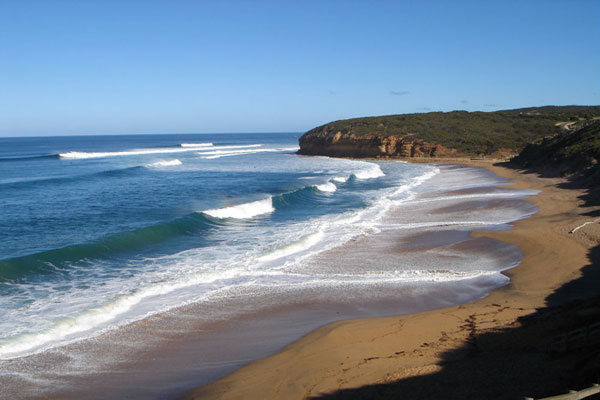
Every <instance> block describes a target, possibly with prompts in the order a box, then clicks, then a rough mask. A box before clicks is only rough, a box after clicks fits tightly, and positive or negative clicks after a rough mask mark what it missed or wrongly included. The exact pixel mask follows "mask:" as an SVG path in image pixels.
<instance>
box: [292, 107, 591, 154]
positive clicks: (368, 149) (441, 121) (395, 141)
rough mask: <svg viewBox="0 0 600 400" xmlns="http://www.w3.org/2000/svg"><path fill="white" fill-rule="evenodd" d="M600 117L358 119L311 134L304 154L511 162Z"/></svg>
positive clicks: (583, 113) (556, 112) (552, 110)
mask: <svg viewBox="0 0 600 400" xmlns="http://www.w3.org/2000/svg"><path fill="white" fill-rule="evenodd" d="M599 117H600V106H558V107H557V106H547V107H538V108H523V109H516V110H504V111H495V112H467V111H452V112H448V113H442V112H432V113H418V114H399V115H388V116H380V117H365V118H353V119H347V120H340V121H334V122H330V123H328V124H325V125H322V126H319V127H317V128H314V129H311V130H310V131H308V132H306V133H305V134H304V135H303V136H302V137H301V138H300V151H299V153H300V154H306V155H324V156H338V157H382V158H399V157H455V156H493V157H508V156H513V155H516V154H517V153H518V152H519V151H520V150H522V149H523V148H524V147H525V146H526V145H527V144H528V143H531V142H534V141H536V140H539V139H541V138H543V137H545V136H549V135H555V134H557V133H559V132H561V131H565V130H567V129H568V130H573V129H575V128H576V127H577V125H578V124H581V123H584V122H585V121H590V120H592V119H596V118H599ZM565 121H566V122H565Z"/></svg>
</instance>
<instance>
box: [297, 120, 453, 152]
mask: <svg viewBox="0 0 600 400" xmlns="http://www.w3.org/2000/svg"><path fill="white" fill-rule="evenodd" d="M299 153H300V154H306V155H322V156H334V157H336V156H337V157H380V158H405V157H452V156H456V155H457V152H456V150H454V149H448V148H446V147H444V146H442V145H440V144H437V143H427V142H424V141H423V140H420V139H415V138H413V137H412V135H404V136H378V135H361V136H357V135H354V134H352V133H343V132H339V131H338V132H332V131H330V130H328V129H327V126H325V127H322V128H320V129H318V130H312V131H310V132H308V133H306V134H304V135H303V136H302V137H301V138H300V151H299Z"/></svg>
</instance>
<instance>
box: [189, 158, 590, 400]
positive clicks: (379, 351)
mask: <svg viewBox="0 0 600 400" xmlns="http://www.w3.org/2000/svg"><path fill="white" fill-rule="evenodd" d="M456 161H461V162H464V163H468V164H469V165H471V166H475V167H483V168H487V169H489V170H491V171H493V172H494V173H496V174H497V175H498V176H501V177H505V178H508V179H510V181H511V182H513V183H514V185H513V186H511V187H513V188H518V189H534V190H540V191H541V193H540V194H538V195H536V196H534V197H532V198H530V199H528V201H530V202H531V203H533V204H534V205H536V206H537V207H538V208H539V212H537V213H536V214H535V215H534V216H532V217H530V218H527V219H524V220H520V221H517V222H515V223H514V224H513V225H514V229H512V230H503V231H493V232H490V231H486V232H474V233H472V234H471V236H472V237H477V238H493V239H497V240H501V241H503V242H506V243H511V244H514V245H517V246H518V247H519V248H520V249H521V251H522V252H523V254H524V258H523V260H522V262H521V264H520V265H519V266H518V267H516V268H513V269H511V270H508V271H505V272H504V274H505V275H506V276H508V277H509V278H510V284H508V285H507V286H504V287H502V288H500V289H497V290H495V291H494V292H492V293H491V294H490V295H489V296H488V297H486V298H484V299H481V300H477V301H474V302H471V303H468V304H463V305H460V306H452V307H447V308H442V309H438V310H433V311H427V312H422V313H417V314H410V315H405V316H397V317H386V318H373V319H355V320H347V321H341V322H335V323H331V324H328V325H326V326H324V327H321V328H319V329H317V330H315V331H313V332H311V333H310V334H308V335H306V336H304V337H303V338H302V339H300V340H298V341H296V342H294V343H292V344H290V345H288V346H287V347H285V348H284V349H283V350H282V351H281V352H279V353H277V354H275V355H273V356H270V357H267V358H265V359H262V360H259V361H256V362H253V363H251V364H249V365H247V366H245V367H243V368H241V369H239V370H237V371H236V372H234V373H232V374H230V375H228V376H226V377H224V378H222V379H220V380H218V381H216V382H214V383H211V384H209V385H206V386H203V387H201V388H198V389H196V390H194V391H192V392H190V393H189V394H188V395H187V396H186V397H187V398H193V399H213V398H215V399H216V398H218V399H259V398H260V399H305V398H311V397H323V398H411V399H412V398H522V397H524V396H536V397H537V396H540V395H549V394H557V393H556V392H554V391H556V390H562V389H564V388H563V385H565V384H569V383H570V382H571V381H569V379H571V378H570V377H569V376H570V375H569V374H570V373H572V372H573V371H579V375H581V376H582V378H581V379H582V381H581V383H582V384H584V383H585V382H584V380H583V379H584V377H585V376H587V375H586V374H587V373H588V372H589V371H588V370H589V369H590V368H591V369H592V373H593V371H595V370H594V368H596V367H595V366H596V365H598V364H597V361H598V358H594V357H597V354H596V353H594V352H593V351H592V352H590V351H589V349H587V348H586V345H590V343H591V345H594V343H596V342H594V340H596V339H597V338H594V337H592V338H591V339H590V338H589V337H588V339H586V340H587V341H586V342H585V344H584V345H578V344H577V342H575V345H571V347H573V346H575V347H576V348H578V349H580V350H579V353H577V351H575V352H573V351H563V352H561V351H560V349H559V350H558V351H555V350H556V346H554V344H555V343H556V342H557V338H558V339H560V338H561V337H563V336H564V335H567V336H568V332H569V329H573V328H575V327H580V326H581V325H582V324H583V325H584V326H585V324H586V323H589V318H588V317H589V315H595V314H594V312H595V311H594V310H598V305H597V304H596V303H597V300H595V299H592V300H579V301H578V302H576V303H573V302H572V301H573V300H576V299H589V298H590V297H591V296H592V295H597V294H598V290H599V289H598V288H599V287H600V285H599V282H598V274H597V273H596V269H597V259H596V256H597V251H596V250H593V248H594V247H595V246H598V244H599V243H600V239H599V237H600V232H599V231H600V226H599V224H596V223H594V224H588V225H586V226H584V227H582V228H581V229H579V230H577V232H575V233H573V234H570V233H569V232H570V231H571V230H572V229H573V228H575V227H577V226H579V225H581V224H583V223H584V222H587V221H590V220H592V219H594V217H592V216H589V215H585V214H588V213H590V212H592V211H597V210H598V207H595V208H594V207H583V200H581V199H580V198H579V197H580V196H582V195H584V194H585V192H584V191H583V190H573V189H562V188H559V187H558V185H559V184H561V183H562V182H563V181H562V180H560V179H549V178H539V177H537V176H536V175H534V174H524V173H522V172H520V171H517V170H512V169H508V168H504V167H500V166H494V165H493V164H492V162H489V161H468V160H456ZM430 240H431V241H433V242H436V241H439V240H440V238H439V237H438V238H435V237H431V238H430ZM592 261H595V262H592ZM569 302H570V303H569ZM590 310H591V311H590ZM586 315H587V316H588V317H585V316H586ZM586 318H588V319H586ZM595 320H596V321H597V319H595ZM586 321H587V322H586ZM592 321H593V319H592ZM565 332H567V333H565ZM561 335H562V336H561ZM590 337H591V336H590ZM589 341H591V342H589ZM558 342H560V340H558ZM567 347H568V346H567ZM588 347H589V346H588ZM593 348H594V349H597V348H598V347H597V346H596V347H593ZM581 349H583V350H581ZM582 351H583V353H582ZM596 352H597V350H596ZM586 357H588V358H589V357H592V358H591V361H590V359H588V358H586ZM590 363H591V364H590ZM590 365H591V367H590ZM434 396H435V397H434Z"/></svg>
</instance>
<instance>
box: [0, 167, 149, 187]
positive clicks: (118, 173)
mask: <svg viewBox="0 0 600 400" xmlns="http://www.w3.org/2000/svg"><path fill="white" fill-rule="evenodd" d="M140 169H142V167H140V166H135V167H127V168H118V169H109V170H106V171H100V172H94V173H91V174H82V175H75V176H64V177H62V176H60V177H46V178H37V179H35V178H34V179H22V180H12V181H8V182H0V187H10V188H21V187H35V186H36V185H48V184H61V183H72V182H78V181H89V180H91V179H99V178H112V177H123V176H128V175H134V174H135V173H136V172H137V171H139V170H140Z"/></svg>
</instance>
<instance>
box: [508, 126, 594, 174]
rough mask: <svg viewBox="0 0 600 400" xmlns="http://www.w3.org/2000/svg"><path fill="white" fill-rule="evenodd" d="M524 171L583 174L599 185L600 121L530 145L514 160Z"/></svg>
mask: <svg viewBox="0 0 600 400" xmlns="http://www.w3.org/2000/svg"><path fill="white" fill-rule="evenodd" d="M512 161H513V162H514V163H515V164H517V165H519V166H521V167H525V168H545V169H552V170H553V171H555V172H556V173H558V174H560V175H567V174H581V175H582V176H584V177H587V178H594V179H595V180H596V183H599V182H600V166H599V164H598V162H599V161H600V121H594V122H593V123H590V124H588V125H586V126H584V127H582V128H580V129H579V130H577V131H575V132H563V133H561V134H558V135H556V136H553V137H548V138H544V139H543V140H541V141H539V142H537V143H532V144H528V145H527V146H526V147H525V148H524V149H523V151H521V153H520V154H519V155H518V156H517V157H515V158H514V159H513V160H512Z"/></svg>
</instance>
